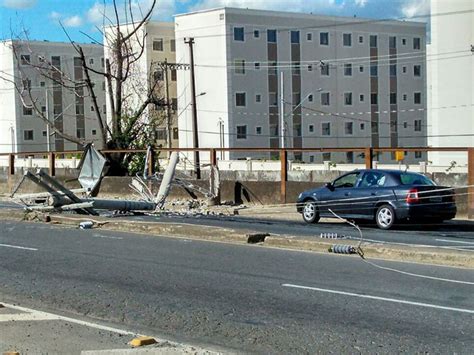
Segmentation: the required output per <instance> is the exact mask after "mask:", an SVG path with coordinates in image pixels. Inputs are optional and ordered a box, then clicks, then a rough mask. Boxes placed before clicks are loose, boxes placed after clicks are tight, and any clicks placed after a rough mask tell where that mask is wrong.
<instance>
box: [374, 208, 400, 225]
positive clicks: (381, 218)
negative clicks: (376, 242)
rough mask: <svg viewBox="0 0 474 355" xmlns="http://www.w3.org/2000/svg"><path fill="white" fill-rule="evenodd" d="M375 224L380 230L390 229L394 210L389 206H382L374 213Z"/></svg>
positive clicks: (393, 221) (393, 219) (392, 223)
mask: <svg viewBox="0 0 474 355" xmlns="http://www.w3.org/2000/svg"><path fill="white" fill-rule="evenodd" d="M375 223H377V227H379V228H380V229H384V230H387V229H390V228H392V227H393V225H394V224H395V210H394V209H393V207H392V206H390V205H382V206H380V207H379V208H378V209H377V212H376V213H375Z"/></svg>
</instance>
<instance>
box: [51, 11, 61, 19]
mask: <svg viewBox="0 0 474 355" xmlns="http://www.w3.org/2000/svg"><path fill="white" fill-rule="evenodd" d="M49 18H50V19H51V20H59V19H60V18H61V14H60V13H59V12H56V11H53V12H51V13H50V14H49Z"/></svg>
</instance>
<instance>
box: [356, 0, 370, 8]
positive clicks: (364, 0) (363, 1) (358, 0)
mask: <svg viewBox="0 0 474 355" xmlns="http://www.w3.org/2000/svg"><path fill="white" fill-rule="evenodd" d="M367 2H368V0H354V3H355V4H356V6H359V7H364V6H365V5H367Z"/></svg>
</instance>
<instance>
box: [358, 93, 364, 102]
mask: <svg viewBox="0 0 474 355" xmlns="http://www.w3.org/2000/svg"><path fill="white" fill-rule="evenodd" d="M364 98H365V97H364V94H360V95H359V101H360V102H364Z"/></svg>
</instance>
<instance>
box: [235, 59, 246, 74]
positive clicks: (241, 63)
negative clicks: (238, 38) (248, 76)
mask: <svg viewBox="0 0 474 355" xmlns="http://www.w3.org/2000/svg"><path fill="white" fill-rule="evenodd" d="M234 73H235V74H245V60H244V59H234Z"/></svg>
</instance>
